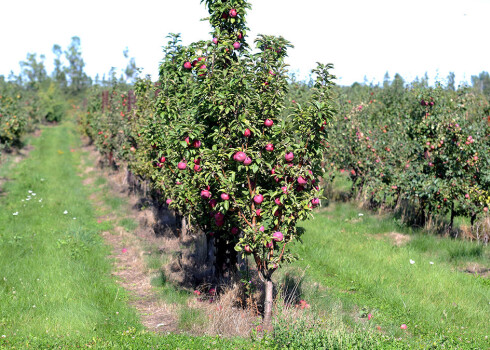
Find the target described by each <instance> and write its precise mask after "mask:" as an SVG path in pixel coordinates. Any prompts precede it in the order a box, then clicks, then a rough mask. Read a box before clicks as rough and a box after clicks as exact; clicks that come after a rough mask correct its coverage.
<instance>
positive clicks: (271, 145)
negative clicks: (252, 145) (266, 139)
mask: <svg viewBox="0 0 490 350" xmlns="http://www.w3.org/2000/svg"><path fill="white" fill-rule="evenodd" d="M265 150H266V151H268V152H272V151H273V150H274V145H273V144H272V143H268V144H267V145H265Z"/></svg>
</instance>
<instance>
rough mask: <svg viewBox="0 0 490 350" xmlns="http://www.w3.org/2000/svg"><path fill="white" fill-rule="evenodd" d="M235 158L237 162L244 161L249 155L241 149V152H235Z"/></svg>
mask: <svg viewBox="0 0 490 350" xmlns="http://www.w3.org/2000/svg"><path fill="white" fill-rule="evenodd" d="M233 158H234V159H235V160H236V161H237V162H240V163H243V161H244V160H245V159H246V158H247V155H246V154H245V153H244V152H241V151H240V152H237V153H235V155H234V156H233Z"/></svg>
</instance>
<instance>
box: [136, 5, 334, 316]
mask: <svg viewBox="0 0 490 350" xmlns="http://www.w3.org/2000/svg"><path fill="white" fill-rule="evenodd" d="M203 2H205V3H206V5H207V7H208V10H209V14H210V17H209V20H210V23H211V25H212V27H213V32H212V35H213V38H212V40H210V41H207V42H199V43H196V44H193V45H191V46H190V47H183V46H181V45H180V44H178V43H176V42H175V43H173V44H172V45H169V47H168V48H167V51H166V57H165V60H164V63H163V64H162V65H161V67H160V79H159V83H160V84H161V89H162V91H161V93H160V95H159V103H158V107H157V111H156V114H155V119H154V121H153V122H152V123H151V127H149V128H148V129H147V131H146V135H147V138H148V139H150V140H151V141H150V142H149V143H150V144H152V149H153V150H152V152H151V154H152V157H153V159H154V164H155V166H156V168H158V169H159V172H161V174H163V176H162V177H159V176H158V175H157V176H155V180H156V181H157V182H159V183H162V184H163V186H162V188H163V189H164V192H165V194H166V195H167V196H168V200H167V203H168V204H169V205H170V206H173V207H174V208H177V209H178V210H179V211H181V212H182V213H184V214H189V217H191V218H193V222H194V223H197V224H198V225H200V227H201V228H203V229H204V231H205V232H206V234H207V235H208V237H213V238H214V239H216V243H215V244H216V249H217V255H216V259H217V267H218V268H221V264H223V265H228V266H229V265H230V264H232V263H233V260H232V257H233V255H232V254H231V250H232V249H233V247H234V249H235V250H236V251H238V252H240V253H243V254H246V255H251V256H252V257H253V259H254V261H255V263H256V265H257V269H258V272H259V275H260V277H261V279H262V281H263V282H264V284H265V290H266V299H265V307H264V323H265V324H266V325H270V321H271V316H272V301H273V294H272V291H273V284H272V279H271V277H272V274H273V273H274V271H275V270H277V269H278V268H279V266H280V265H282V264H284V263H287V262H289V261H291V260H292V259H293V258H294V257H293V256H292V255H291V254H290V253H289V252H288V249H287V247H288V244H289V243H291V242H293V241H295V240H296V239H298V238H299V236H300V235H301V233H302V231H301V230H300V229H299V228H298V227H296V224H297V222H298V221H301V220H304V219H306V218H308V217H310V216H311V210H312V209H313V208H314V207H316V206H318V205H319V203H320V200H319V196H320V189H319V187H318V184H317V183H316V181H318V177H319V176H321V174H322V172H323V169H322V167H321V161H322V159H323V154H324V151H325V150H326V148H325V142H324V136H325V132H326V129H325V127H326V126H327V125H328V123H329V120H330V118H331V116H332V115H333V106H332V103H331V96H330V88H331V86H332V85H333V83H332V80H333V78H334V77H333V76H332V75H331V74H330V73H329V69H331V68H332V66H331V65H321V64H319V65H318V68H317V69H315V70H314V71H313V73H315V74H316V76H317V78H316V81H315V84H314V92H313V94H312V97H311V99H310V100H309V101H308V103H306V104H305V105H303V106H302V105H299V104H296V105H295V106H294V108H293V110H292V113H291V114H290V115H288V116H286V117H282V111H283V110H284V108H285V106H284V98H285V96H286V93H287V89H288V81H287V79H288V76H287V69H286V64H285V58H286V57H287V51H288V48H290V47H291V44H290V43H289V42H288V41H287V40H285V39H284V38H282V37H273V36H266V35H261V36H259V38H258V39H257V40H256V44H257V48H258V52H257V53H255V54H253V53H251V52H250V51H249V47H248V44H247V42H246V41H245V37H246V31H247V30H248V28H247V27H246V22H245V15H246V11H247V9H249V8H250V5H249V4H248V3H247V1H246V0H236V1H233V2H227V1H221V0H203ZM177 39H178V38H177Z"/></svg>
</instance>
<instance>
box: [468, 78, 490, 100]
mask: <svg viewBox="0 0 490 350" xmlns="http://www.w3.org/2000/svg"><path fill="white" fill-rule="evenodd" d="M471 83H472V84H473V87H474V88H476V89H478V90H479V91H480V92H481V93H482V94H485V95H490V75H489V74H488V72H481V73H480V74H479V75H472V76H471Z"/></svg>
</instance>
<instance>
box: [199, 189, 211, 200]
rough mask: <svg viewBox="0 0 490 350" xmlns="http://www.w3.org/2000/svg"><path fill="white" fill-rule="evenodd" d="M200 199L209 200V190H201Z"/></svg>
mask: <svg viewBox="0 0 490 350" xmlns="http://www.w3.org/2000/svg"><path fill="white" fill-rule="evenodd" d="M201 197H202V198H204V199H209V198H211V192H209V190H202V191H201Z"/></svg>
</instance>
